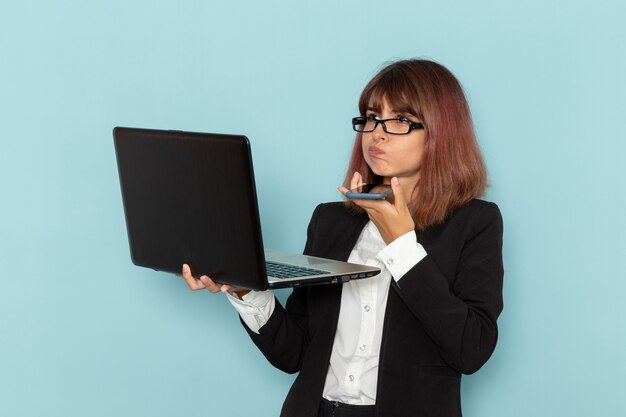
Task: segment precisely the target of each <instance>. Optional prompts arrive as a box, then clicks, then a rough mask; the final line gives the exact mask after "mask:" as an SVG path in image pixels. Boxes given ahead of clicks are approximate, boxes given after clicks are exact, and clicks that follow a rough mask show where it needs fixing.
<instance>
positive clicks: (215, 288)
mask: <svg viewBox="0 0 626 417" xmlns="http://www.w3.org/2000/svg"><path fill="white" fill-rule="evenodd" d="M200 282H202V285H203V286H204V288H206V289H207V290H209V291H211V292H212V293H216V292H220V285H219V284H218V283H216V282H215V281H213V280H212V279H211V278H210V277H209V276H208V275H202V276H201V277H200Z"/></svg>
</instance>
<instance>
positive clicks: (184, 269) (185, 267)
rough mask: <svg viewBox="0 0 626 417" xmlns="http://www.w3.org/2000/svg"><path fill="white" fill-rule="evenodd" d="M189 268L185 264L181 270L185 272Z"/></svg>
mask: <svg viewBox="0 0 626 417" xmlns="http://www.w3.org/2000/svg"><path fill="white" fill-rule="evenodd" d="M188 270H189V267H188V266H187V264H184V265H183V272H187V271H188Z"/></svg>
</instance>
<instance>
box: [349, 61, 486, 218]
mask: <svg viewBox="0 0 626 417" xmlns="http://www.w3.org/2000/svg"><path fill="white" fill-rule="evenodd" d="M384 100H387V102H388V103H389V105H390V106H391V107H392V108H394V109H397V110H399V111H402V112H408V113H410V114H413V115H415V116H416V117H418V118H419V119H420V120H421V121H422V123H423V124H424V129H425V133H426V141H425V145H424V153H423V154H422V161H421V168H420V178H419V180H418V182H417V185H416V188H415V190H414V192H413V193H412V194H411V196H407V204H408V207H409V210H410V211H411V215H412V217H413V220H414V222H415V226H416V228H418V229H425V228H426V227H428V226H430V225H434V224H438V223H442V222H443V221H444V220H445V219H446V218H447V217H448V215H449V214H450V213H451V212H452V211H454V210H455V209H456V208H458V207H460V206H462V205H464V204H466V203H468V202H469V201H471V200H472V199H474V198H477V197H479V196H481V195H482V194H483V193H484V192H485V189H486V188H487V170H486V167H485V162H484V160H483V156H482V154H481V152H480V148H479V146H478V142H477V141H476V136H475V134H474V127H473V124H472V116H471V113H470V109H469V105H468V104H467V100H466V98H465V95H464V93H463V88H462V87H461V84H460V83H459V81H458V80H457V79H456V77H455V76H454V75H453V74H452V73H451V72H450V71H449V70H448V69H447V68H445V67H444V66H443V65H441V64H438V63H436V62H433V61H429V60H423V59H410V60H403V61H397V62H393V63H391V64H389V65H387V66H386V67H384V68H383V69H382V70H381V71H380V72H379V73H378V74H376V76H374V78H372V80H371V81H370V82H369V83H368V84H367V85H366V86H365V88H364V89H363V92H362V93H361V97H360V98H359V111H360V113H361V116H365V114H366V111H367V109H368V107H369V108H373V109H374V110H377V111H380V110H381V107H382V103H383V101H384ZM361 140H362V133H357V135H356V139H355V141H354V148H353V150H352V157H351V159H350V163H349V166H348V171H347V173H346V179H345V181H344V185H346V186H349V184H350V179H351V178H352V174H353V173H354V172H355V171H358V172H359V173H361V175H362V176H363V181H364V182H365V183H381V182H382V178H381V177H380V176H377V175H376V174H374V172H372V170H371V168H370V167H369V166H368V165H367V162H366V161H365V158H364V157H363V150H362V148H361ZM348 204H349V205H350V206H352V207H353V208H355V209H357V210H362V209H360V208H358V206H356V204H354V203H351V202H349V201H348Z"/></svg>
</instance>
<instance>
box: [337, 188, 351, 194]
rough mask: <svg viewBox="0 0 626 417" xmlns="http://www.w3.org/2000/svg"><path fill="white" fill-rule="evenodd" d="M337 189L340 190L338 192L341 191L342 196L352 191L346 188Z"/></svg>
mask: <svg viewBox="0 0 626 417" xmlns="http://www.w3.org/2000/svg"><path fill="white" fill-rule="evenodd" d="M337 189H338V190H339V192H340V193H341V194H343V195H346V193H347V192H348V191H350V190H348V189H347V188H346V187H344V186H340V187H337Z"/></svg>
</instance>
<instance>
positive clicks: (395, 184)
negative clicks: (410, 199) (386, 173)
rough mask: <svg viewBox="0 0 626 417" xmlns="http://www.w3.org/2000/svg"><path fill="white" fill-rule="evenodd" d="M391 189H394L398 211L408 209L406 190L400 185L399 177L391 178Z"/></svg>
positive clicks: (394, 198) (394, 203)
mask: <svg viewBox="0 0 626 417" xmlns="http://www.w3.org/2000/svg"><path fill="white" fill-rule="evenodd" d="M391 189H392V190H393V200H394V202H393V205H394V206H395V207H396V210H398V212H400V211H401V210H402V211H404V210H406V198H405V197H404V190H403V189H402V187H400V181H399V180H398V178H397V177H393V178H392V179H391Z"/></svg>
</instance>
